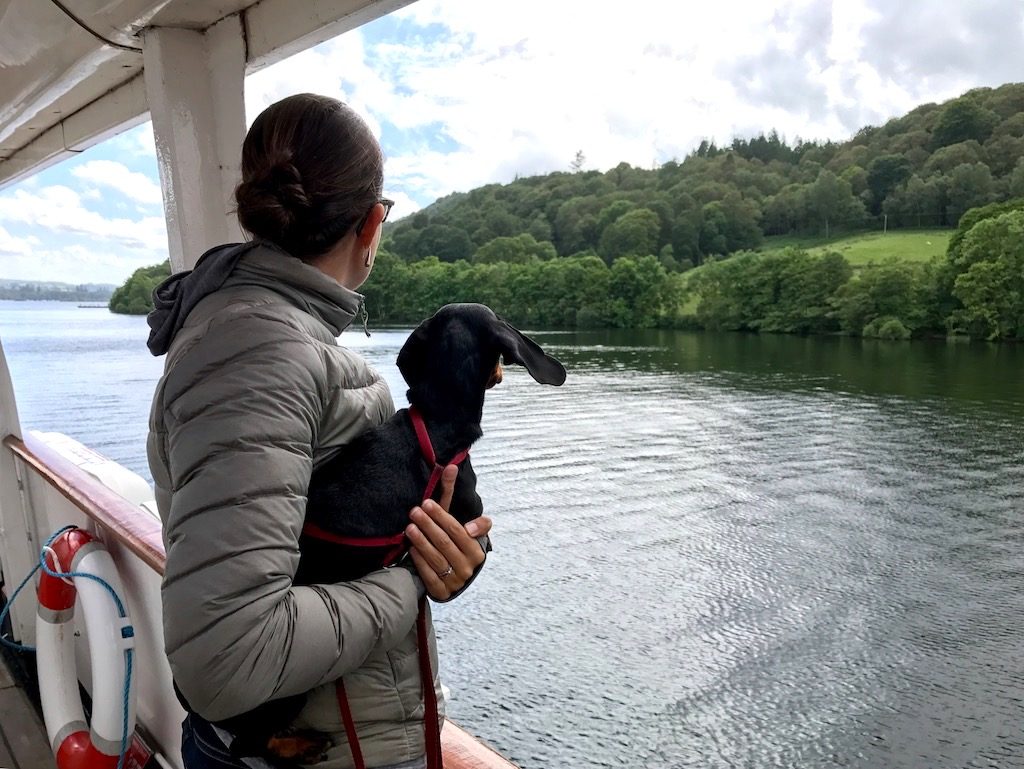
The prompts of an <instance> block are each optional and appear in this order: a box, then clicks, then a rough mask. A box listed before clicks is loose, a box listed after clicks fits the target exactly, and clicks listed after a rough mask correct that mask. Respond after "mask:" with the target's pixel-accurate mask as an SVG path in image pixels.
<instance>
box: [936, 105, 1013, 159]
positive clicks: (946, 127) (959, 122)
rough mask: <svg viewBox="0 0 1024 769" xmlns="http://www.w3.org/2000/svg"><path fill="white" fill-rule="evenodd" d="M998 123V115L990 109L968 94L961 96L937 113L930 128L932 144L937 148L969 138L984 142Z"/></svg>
mask: <svg viewBox="0 0 1024 769" xmlns="http://www.w3.org/2000/svg"><path fill="white" fill-rule="evenodd" d="M998 123H999V116H998V115H997V114H995V113H994V112H992V110H989V109H985V108H984V107H981V106H980V105H979V104H978V103H977V102H976V101H975V100H974V99H972V98H970V97H969V96H962V97H960V98H959V99H955V100H954V101H952V102H950V103H949V104H947V105H946V106H945V107H944V108H943V110H942V112H940V113H939V119H938V120H937V121H936V122H935V127H934V128H933V129H932V146H933V147H934V148H935V149H938V148H940V147H946V146H948V145H950V144H956V143H957V142H963V141H968V140H969V139H974V140H975V141H977V142H979V143H984V142H985V140H986V139H988V137H989V135H990V134H991V133H992V129H994V128H995V127H996V125H998Z"/></svg>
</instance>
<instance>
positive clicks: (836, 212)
mask: <svg viewBox="0 0 1024 769" xmlns="http://www.w3.org/2000/svg"><path fill="white" fill-rule="evenodd" d="M805 195H806V198H805V202H804V209H805V211H806V214H807V217H808V219H809V220H810V221H809V224H811V226H812V227H814V225H815V224H816V225H817V227H814V229H818V228H820V229H823V230H824V231H825V235H826V237H827V236H828V234H829V232H830V231H834V229H835V226H836V224H837V223H838V224H844V225H846V226H848V227H857V226H859V225H860V224H861V223H862V222H863V221H864V218H865V215H866V212H865V211H864V204H863V203H861V202H860V201H859V200H857V198H855V197H854V196H853V189H852V188H851V187H850V183H849V182H847V181H844V180H843V179H840V178H839V177H837V176H836V175H835V174H834V173H832V172H831V171H829V170H827V169H822V171H821V173H819V174H818V178H817V180H815V182H814V184H811V185H808V186H807V187H806V188H805Z"/></svg>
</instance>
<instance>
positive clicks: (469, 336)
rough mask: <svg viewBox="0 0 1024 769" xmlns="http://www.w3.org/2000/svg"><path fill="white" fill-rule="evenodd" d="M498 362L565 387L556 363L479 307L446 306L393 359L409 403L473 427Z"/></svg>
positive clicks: (497, 379) (498, 368)
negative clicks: (464, 419)
mask: <svg viewBox="0 0 1024 769" xmlns="http://www.w3.org/2000/svg"><path fill="white" fill-rule="evenodd" d="M502 359H503V360H504V362H505V364H506V365H508V364H510V363H514V364H518V365H520V366H524V367H525V368H526V370H527V371H529V372H530V375H531V376H532V377H533V378H534V379H535V380H536V381H537V382H540V383H541V384H549V385H556V386H557V385H560V384H562V383H563V382H564V381H565V368H564V367H563V366H562V364H561V363H559V362H558V361H557V360H555V359H554V358H552V357H551V356H550V355H548V354H546V353H545V352H544V351H543V350H542V349H541V348H540V346H539V345H538V344H537V343H536V342H534V341H533V340H532V339H530V338H529V337H528V336H526V335H525V334H523V333H522V332H520V331H519V330H518V329H515V328H513V327H512V326H510V325H509V324H508V323H506V322H505V321H503V320H502V319H501V318H499V317H498V316H497V315H495V314H494V312H493V311H492V310H491V309H490V308H489V307H487V306H485V305H482V304H448V305H445V306H444V307H442V308H441V309H440V310H438V311H437V312H436V313H434V315H433V316H432V317H430V318H427V320H425V321H423V322H422V323H421V324H420V325H419V326H418V327H417V328H416V330H414V331H413V332H412V334H410V335H409V339H408V340H407V341H406V343H405V345H404V346H403V347H402V350H401V352H399V353H398V369H399V371H401V372H402V376H403V377H405V381H406V382H407V383H408V384H409V392H408V398H409V402H410V403H412V404H415V405H416V406H418V407H419V408H422V409H424V410H426V411H432V412H435V413H437V412H438V411H439V410H441V411H442V413H459V412H462V413H468V414H470V415H472V416H473V417H475V419H476V421H479V419H480V412H481V410H482V408H483V397H484V390H486V389H487V388H488V387H493V386H494V385H495V384H497V383H498V382H500V381H501V365H500V364H501V360H502Z"/></svg>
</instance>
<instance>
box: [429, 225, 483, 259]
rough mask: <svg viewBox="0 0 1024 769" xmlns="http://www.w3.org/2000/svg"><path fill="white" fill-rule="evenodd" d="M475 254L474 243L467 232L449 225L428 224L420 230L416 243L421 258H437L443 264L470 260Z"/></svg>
mask: <svg viewBox="0 0 1024 769" xmlns="http://www.w3.org/2000/svg"><path fill="white" fill-rule="evenodd" d="M472 254H473V243H472V241H470V239H469V235H467V234H466V232H465V230H462V229H459V228H458V227H453V226H451V225H449V224H433V223H432V224H428V225H427V226H426V227H424V228H423V229H422V230H420V233H419V238H418V239H417V241H416V255H417V256H418V257H419V258H424V257H427V256H436V257H437V258H438V259H440V260H441V261H442V262H454V261H456V260H458V259H469V257H470V256H472Z"/></svg>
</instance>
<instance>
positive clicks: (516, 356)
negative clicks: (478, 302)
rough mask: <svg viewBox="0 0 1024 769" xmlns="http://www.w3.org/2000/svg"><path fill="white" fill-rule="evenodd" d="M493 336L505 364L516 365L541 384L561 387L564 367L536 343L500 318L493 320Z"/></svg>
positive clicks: (563, 378)
mask: <svg viewBox="0 0 1024 769" xmlns="http://www.w3.org/2000/svg"><path fill="white" fill-rule="evenodd" d="M495 336H496V337H497V340H498V349H500V350H501V355H502V357H503V358H504V359H505V362H506V363H518V364H519V365H520V366H524V367H525V368H526V370H527V371H529V372H530V376H532V377H533V378H534V379H535V380H536V381H537V382H540V383H541V384H549V385H555V386H556V387H557V386H558V385H561V384H562V383H563V382H564V381H565V367H564V366H563V365H562V364H561V363H559V362H558V361H557V360H555V359H554V358H552V357H551V356H550V355H548V354H547V353H545V352H544V351H543V350H542V349H541V348H540V345H538V344H537V343H536V342H534V341H533V340H532V339H530V337H528V336H526V334H524V333H522V332H521V331H520V330H519V329H517V328H514V327H513V326H510V325H509V324H508V323H506V322H505V321H503V320H502V319H501V318H497V317H496V318H495Z"/></svg>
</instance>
